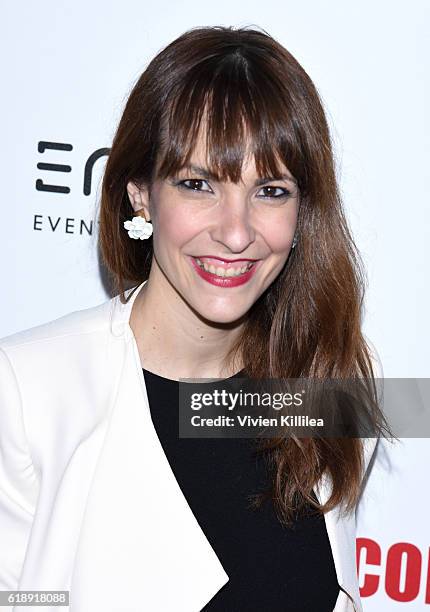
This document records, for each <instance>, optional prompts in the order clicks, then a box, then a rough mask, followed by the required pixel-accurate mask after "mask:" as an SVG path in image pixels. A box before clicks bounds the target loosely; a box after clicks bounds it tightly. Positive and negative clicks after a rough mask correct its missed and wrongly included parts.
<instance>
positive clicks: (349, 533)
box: [314, 475, 362, 612]
mask: <svg viewBox="0 0 430 612" xmlns="http://www.w3.org/2000/svg"><path fill="white" fill-rule="evenodd" d="M314 491H315V494H316V496H317V498H318V500H319V502H320V503H322V504H324V503H325V502H326V501H327V500H328V499H329V497H330V491H331V482H330V478H329V477H328V476H327V475H324V476H323V477H322V478H321V479H320V481H319V484H318V487H316V488H315V489H314ZM324 519H325V524H326V529H327V534H328V537H329V540H330V545H331V550H332V554H333V560H334V565H335V568H336V575H337V581H338V583H339V586H340V588H341V589H342V591H344V592H345V594H346V595H345V597H341V598H339V606H340V607H339V606H338V605H336V607H335V609H334V612H338V610H339V612H343V611H344V610H345V611H346V610H348V611H349V610H355V611H356V612H362V606H361V602H360V592H359V588H358V580H357V570H356V561H355V559H356V553H355V539H356V523H355V513H350V514H342V513H341V511H340V509H339V508H338V507H336V508H334V509H333V510H331V511H330V512H327V513H326V514H324Z"/></svg>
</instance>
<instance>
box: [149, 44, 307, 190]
mask: <svg viewBox="0 0 430 612" xmlns="http://www.w3.org/2000/svg"><path fill="white" fill-rule="evenodd" d="M252 59H253V62H250V61H249V60H248V58H246V57H244V56H243V55H242V54H241V53H240V52H239V51H238V50H236V51H235V52H229V53H228V54H227V55H226V56H225V57H223V58H221V60H220V58H219V56H215V57H209V58H207V59H205V60H204V61H203V62H201V63H200V64H198V65H196V66H193V67H192V68H191V69H189V70H188V71H187V72H186V73H185V74H183V75H181V78H180V79H178V82H179V83H180V85H179V86H176V87H174V88H172V89H171V91H170V95H169V96H168V98H167V100H166V104H165V109H164V112H163V118H162V125H161V126H160V131H159V143H158V163H157V167H158V170H157V171H156V178H167V177H169V176H173V175H175V174H176V173H177V172H178V171H179V170H180V169H181V168H183V167H184V166H186V165H187V164H189V163H190V158H191V155H192V153H193V151H194V149H195V146H196V143H197V141H198V138H199V136H200V134H201V135H202V136H203V138H204V141H203V142H204V143H205V145H204V146H205V151H206V164H207V168H208V170H209V172H210V173H211V174H212V175H213V176H214V177H216V180H218V181H227V180H230V181H232V182H234V183H237V182H238V181H239V180H240V178H241V174H242V165H243V162H244V159H245V158H246V157H247V156H248V155H249V156H252V157H254V160H255V166H256V170H257V173H258V175H259V177H260V178H262V177H277V176H280V175H282V174H283V173H284V168H282V165H281V163H282V164H284V165H285V166H286V167H287V168H288V170H289V171H290V172H291V174H292V175H293V177H294V178H295V180H296V182H297V186H298V188H299V190H300V191H302V190H305V189H306V187H307V186H306V176H305V168H306V163H304V162H305V160H304V157H305V153H304V151H303V146H302V142H303V138H301V134H300V130H299V127H298V126H299V125H300V121H299V118H298V117H297V116H296V113H297V105H296V108H295V105H294V104H293V101H292V99H291V95H290V92H289V89H288V83H287V82H286V81H285V74H284V75H283V79H282V78H281V77H280V76H279V75H278V74H274V75H273V74H271V73H270V72H268V69H267V62H265V61H263V60H262V65H261V66H259V65H258V61H257V60H258V58H252ZM269 65H270V64H269Z"/></svg>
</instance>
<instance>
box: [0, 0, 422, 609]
mask: <svg viewBox="0 0 430 612" xmlns="http://www.w3.org/2000/svg"><path fill="white" fill-rule="evenodd" d="M427 7H428V3H427V2H425V1H423V2H420V1H418V0H412V1H411V2H408V3H401V2H396V1H394V2H393V1H390V2H389V1H382V2H377V3H374V2H371V1H370V0H362V1H361V2H360V3H345V2H342V1H341V0H332V1H330V0H329V1H328V2H320V1H316V0H315V1H311V0H304V1H303V2H300V3H299V2H292V1H289V0H284V1H283V2H279V1H275V0H267V1H266V2H264V3H261V2H253V1H250V2H247V3H231V2H230V1H227V0H219V1H218V2H216V3H212V4H210V3H209V4H204V5H202V3H200V2H197V1H196V0H184V1H183V2H182V3H178V2H173V1H168V2H161V3H160V2H159V3H155V4H153V3H143V2H139V1H138V0H123V2H120V3H117V2H110V3H109V2H108V3H106V2H102V1H101V0H95V1H93V2H91V3H84V2H83V1H82V0H76V1H75V2H73V3H70V2H64V1H61V0H56V1H55V2H54V1H53V0H45V1H42V2H38V3H29V2H28V3H16V4H13V3H9V4H8V5H7V6H6V5H5V6H4V10H3V18H4V22H5V21H6V24H5V26H6V27H4V30H3V36H2V38H1V41H0V46H1V51H2V58H3V60H4V61H3V88H2V92H3V95H2V96H1V102H0V103H1V105H2V113H1V117H2V133H3V136H4V140H3V147H2V150H3V156H2V164H1V166H2V172H3V174H2V196H1V197H2V202H1V210H2V223H1V224H0V261H1V273H2V304H1V311H2V316H1V318H0V337H2V336H5V335H8V334H10V333H13V332H15V331H18V330H21V329H25V328H28V327H32V326H34V325H37V324H39V323H44V322H46V321H49V320H51V319H54V318H57V317H59V316H61V315H63V314H65V313H67V312H70V311H73V310H77V309H81V308H85V307H88V306H92V305H95V304H98V303H100V302H102V301H105V300H106V299H109V297H111V296H110V295H109V293H108V285H107V281H106V276H105V273H104V271H103V269H102V268H101V265H100V260H99V254H98V252H97V231H98V220H97V205H98V201H99V196H100V181H101V177H102V175H103V169H104V166H105V162H106V158H107V155H108V153H109V146H110V143H111V141H112V136H113V134H114V131H115V127H116V124H117V121H118V120H119V117H120V116H121V112H122V110H123V107H124V104H125V101H126V98H127V95H128V93H129V91H130V90H131V88H132V86H133V84H134V82H135V81H136V79H137V78H138V77H139V75H140V74H141V72H142V71H143V70H144V68H145V66H146V64H147V62H148V61H149V60H150V59H151V58H152V57H153V56H154V54H155V53H157V51H159V50H160V49H161V48H162V47H163V46H164V45H166V44H167V43H168V42H170V41H171V40H173V39H174V38H175V37H176V36H178V35H179V34H181V33H182V32H184V31H185V30H187V29H189V28H191V27H195V26H201V25H234V26H246V25H255V26H258V27H260V28H264V29H265V30H266V31H267V32H268V33H269V34H271V35H273V36H274V37H275V38H277V39H278V40H279V41H280V42H281V43H282V44H283V45H284V46H285V47H286V48H287V49H288V50H289V51H290V52H292V53H293V55H294V56H295V57H296V58H297V59H298V61H299V62H300V63H301V64H302V65H303V67H304V68H305V70H306V71H307V72H308V74H309V75H310V76H311V78H312V79H313V81H314V83H315V85H316V86H317V88H318V90H319V92H320V94H321V97H322V99H323V103H324V105H325V108H326V111H327V115H328V119H329V122H330V126H331V130H332V136H333V142H334V145H335V149H336V157H337V164H338V176H339V181H340V184H341V189H342V194H343V198H344V202H345V208H346V211H347V216H348V219H349V222H350V226H351V229H352V232H353V235H354V238H355V241H356V244H357V246H358V248H359V250H360V252H361V254H362V257H363V260H364V263H365V266H366V269H367V275H368V289H367V297H366V305H365V311H364V331H365V333H366V335H367V336H368V337H369V339H370V340H371V341H372V343H373V344H374V346H375V347H376V349H377V351H378V353H379V357H380V359H381V362H382V366H383V372H384V375H385V377H387V378H390V377H391V378H396V377H398V378H428V377H430V351H429V335H430V334H429V323H428V321H429V318H428V313H429V312H430V290H429V282H428V279H429V276H428V268H429V254H428V245H429V243H430V213H429V210H430V206H429V203H430V198H429V191H430V190H429V179H430V173H429V167H430V165H429V155H428V142H429V129H428V128H429V125H428V112H427V108H426V102H427V101H428V92H429V89H428V83H429V78H428V74H429V51H430V44H429V38H428V36H427V24H428V8H427ZM407 410H408V406H407V405H405V411H407ZM429 463H430V445H429V440H428V439H426V438H402V439H401V440H399V441H398V442H397V443H395V444H389V443H383V444H380V445H379V451H378V456H377V459H376V461H375V464H374V466H373V470H372V473H371V476H370V478H369V481H368V483H367V487H366V490H365V493H364V495H363V499H362V502H361V504H360V509H359V523H358V534H357V535H358V538H357V564H358V571H359V578H360V587H361V595H362V598H363V606H364V610H365V611H366V612H385V611H387V612H388V611H391V610H405V612H412V611H415V610H430V528H429V516H430V515H429V504H430V493H429V490H428V482H429V480H428V465H429Z"/></svg>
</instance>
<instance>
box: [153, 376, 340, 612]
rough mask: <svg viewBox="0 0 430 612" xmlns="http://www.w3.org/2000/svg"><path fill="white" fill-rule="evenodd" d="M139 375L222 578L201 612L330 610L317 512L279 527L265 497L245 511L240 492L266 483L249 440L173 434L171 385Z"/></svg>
mask: <svg viewBox="0 0 430 612" xmlns="http://www.w3.org/2000/svg"><path fill="white" fill-rule="evenodd" d="M143 374H144V377H145V383H146V388H147V392H148V399H149V406H150V410H151V416H152V421H153V423H154V426H155V429H156V432H157V435H158V437H159V439H160V442H161V445H162V447H163V449H164V452H165V454H166V457H167V459H168V461H169V464H170V466H171V468H172V470H173V473H174V474H175V477H176V480H177V481H178V484H179V486H180V487H181V489H182V491H183V493H184V495H185V497H186V499H187V501H188V504H189V506H190V507H191V509H192V511H193V513H194V515H195V517H196V519H197V521H198V522H199V525H200V527H201V528H202V529H203V531H204V533H205V535H206V537H207V539H208V540H209V542H210V544H211V546H212V548H213V549H214V550H215V552H216V554H217V556H218V558H219V559H220V561H221V563H222V565H223V567H224V569H225V571H226V572H227V574H228V575H229V578H230V579H229V581H228V582H227V583H226V584H225V585H224V586H223V587H222V588H221V589H220V591H218V593H217V594H216V595H215V596H214V597H213V598H212V599H211V600H210V602H209V603H208V604H207V605H206V606H205V607H204V608H203V611H204V612H218V611H219V612H254V611H255V612H269V611H270V612H280V611H282V612H332V610H333V608H334V606H335V603H336V599H337V596H338V593H339V586H338V582H337V578H336V571H335V567H334V562H333V556H332V552H331V547H330V542H329V539H328V535H327V531H326V527H325V521H324V517H323V516H322V515H321V514H318V513H316V512H315V511H311V509H308V510H307V512H305V513H303V515H302V517H301V518H298V519H297V520H296V521H295V523H294V525H293V526H292V527H291V528H286V527H285V526H283V525H282V524H281V523H280V521H279V520H278V518H277V516H276V513H275V509H274V507H273V504H272V502H271V501H270V500H267V501H266V502H264V504H263V506H262V507H260V508H257V509H251V508H249V507H248V500H247V495H249V494H251V493H256V492H262V491H263V490H267V488H268V483H269V480H268V472H267V467H266V462H265V461H264V459H263V458H261V457H258V456H255V455H254V454H253V452H252V451H253V447H252V439H249V438H235V439H232V438H228V439H225V438H204V439H203V438H201V439H199V438H179V435H178V430H179V411H178V397H179V395H178V394H179V382H178V381H174V380H170V379H167V378H163V377H161V376H158V375H157V374H154V373H152V372H149V371H148V370H145V369H144V368H143ZM235 376H236V377H238V376H243V374H242V373H241V372H238V373H237V374H235ZM187 384H193V383H187Z"/></svg>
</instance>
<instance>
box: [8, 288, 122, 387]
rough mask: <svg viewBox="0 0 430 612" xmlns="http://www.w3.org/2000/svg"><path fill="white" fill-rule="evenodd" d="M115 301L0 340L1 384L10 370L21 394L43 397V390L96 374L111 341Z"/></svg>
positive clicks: (108, 301) (74, 382)
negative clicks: (34, 394) (35, 394)
mask: <svg viewBox="0 0 430 612" xmlns="http://www.w3.org/2000/svg"><path fill="white" fill-rule="evenodd" d="M116 297H117V296H116ZM116 297H115V298H111V299H109V300H106V301H105V302H103V303H101V304H98V305H96V306H92V307H89V308H85V309H82V310H77V311H73V312H70V313H68V314H65V315H63V316H61V317H59V318H57V319H54V320H52V321H48V322H47V323H43V324H41V325H37V326H35V327H31V328H28V329H25V330H22V331H19V332H16V333H14V334H11V335H9V336H5V337H3V338H0V353H2V354H3V358H2V359H1V360H0V380H3V378H4V377H7V376H8V373H7V369H8V366H9V368H12V369H13V371H14V375H15V377H16V379H17V382H18V384H19V386H20V389H21V391H22V392H24V390H25V389H27V390H28V394H29V395H30V394H32V393H37V392H39V393H40V394H41V397H42V396H43V393H44V392H43V389H45V390H46V389H51V392H52V391H53V390H54V388H59V387H62V386H63V385H64V384H67V385H69V384H76V383H77V381H82V380H85V377H88V376H90V373H91V372H92V371H93V370H95V371H98V370H97V368H100V367H102V364H103V359H104V354H105V353H106V352H107V351H106V349H107V346H108V343H109V340H110V337H111V335H110V333H109V330H110V324H111V309H112V308H113V306H114V303H115V301H116ZM0 384H2V383H1V382H0ZM45 395H46V392H45Z"/></svg>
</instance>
